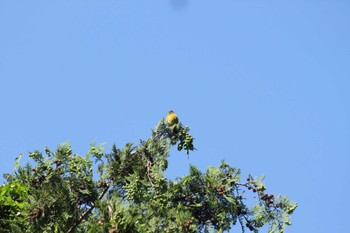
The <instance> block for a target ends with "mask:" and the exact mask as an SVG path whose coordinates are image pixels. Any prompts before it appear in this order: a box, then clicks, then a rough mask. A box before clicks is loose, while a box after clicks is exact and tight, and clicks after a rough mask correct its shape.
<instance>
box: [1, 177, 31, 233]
mask: <svg viewBox="0 0 350 233" xmlns="http://www.w3.org/2000/svg"><path fill="white" fill-rule="evenodd" d="M27 196H28V187H26V186H24V185H22V184H21V183H20V182H19V181H18V180H15V181H11V182H9V183H7V184H4V185H1V186H0V229H2V230H1V232H23V230H24V229H25V228H26V227H27V224H26V223H27V220H26V217H27V215H26V211H25V210H26V208H27V206H28V203H27V202H26V199H27Z"/></svg>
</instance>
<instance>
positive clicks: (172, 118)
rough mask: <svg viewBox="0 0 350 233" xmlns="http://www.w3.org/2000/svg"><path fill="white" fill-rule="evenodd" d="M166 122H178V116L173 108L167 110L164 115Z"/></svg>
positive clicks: (169, 124)
mask: <svg viewBox="0 0 350 233" xmlns="http://www.w3.org/2000/svg"><path fill="white" fill-rule="evenodd" d="M166 123H167V124H168V126H173V125H174V124H177V123H179V118H178V117H177V115H176V114H175V113H174V111H173V110H169V113H168V116H167V117H166Z"/></svg>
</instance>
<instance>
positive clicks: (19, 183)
mask: <svg viewBox="0 0 350 233" xmlns="http://www.w3.org/2000/svg"><path fill="white" fill-rule="evenodd" d="M193 140H194V139H193V137H192V136H191V135H190V134H189V128H188V127H184V126H183V125H182V124H181V123H178V124H175V125H173V126H171V127H169V126H167V125H166V124H165V123H164V120H161V121H160V122H159V123H158V125H157V126H156V127H155V129H154V130H153V131H152V135H151V136H150V137H149V138H148V139H147V140H141V141H140V143H139V145H136V146H135V145H133V144H132V143H128V144H126V145H125V147H124V148H123V149H119V148H117V147H116V146H115V145H113V147H112V150H111V152H110V153H105V152H104V149H103V147H102V146H101V145H99V146H96V145H95V144H92V145H91V147H90V150H89V152H88V153H87V154H86V155H85V156H79V155H77V154H74V153H73V151H72V148H71V147H70V146H69V145H68V144H62V145H59V146H58V148H57V149H56V150H55V151H51V150H50V149H49V148H45V153H43V152H40V151H34V152H32V153H29V157H30V158H31V159H32V160H33V161H32V163H30V164H27V165H25V166H24V167H19V168H18V169H17V170H16V171H15V172H13V173H11V174H5V178H6V180H7V181H6V184H4V185H2V186H1V187H0V214H1V221H0V229H2V232H67V233H70V232H93V233H100V232H101V233H102V232H110V233H112V232H223V231H228V230H229V229H230V228H231V227H232V226H233V225H235V224H240V225H241V228H242V232H245V231H246V230H250V231H253V232H258V230H259V229H260V228H261V227H262V226H264V225H266V224H267V225H269V232H271V233H272V232H283V230H284V229H285V227H286V226H288V225H291V221H290V216H291V214H292V213H293V211H294V210H295V209H296V207H297V204H296V203H295V202H292V201H290V200H289V199H288V198H287V197H284V196H274V195H273V194H268V193H267V192H266V186H265V185H264V183H263V178H257V177H255V178H253V177H252V176H248V177H247V178H246V179H245V180H244V181H241V174H240V170H239V169H238V168H233V167H230V166H229V165H228V164H227V163H225V162H222V163H221V165H220V166H219V167H209V168H208V169H207V170H206V172H201V171H200V170H199V169H198V168H197V167H196V166H190V171H189V174H188V175H186V176H184V177H181V178H178V179H176V180H175V181H173V180H168V179H167V178H165V176H164V172H165V170H166V169H167V167H168V157H169V150H170V149H171V147H173V146H177V149H178V150H179V151H186V153H187V154H189V152H190V151H193V150H194V145H193ZM94 164H97V169H96V170H97V171H94V167H96V166H94ZM96 174H98V179H94V178H93V176H94V175H96ZM252 195H253V196H255V200H256V203H255V205H253V206H251V207H250V206H249V205H248V204H247V203H248V202H249V203H251V201H250V200H249V199H250V198H251V197H252ZM4 210H6V211H4Z"/></svg>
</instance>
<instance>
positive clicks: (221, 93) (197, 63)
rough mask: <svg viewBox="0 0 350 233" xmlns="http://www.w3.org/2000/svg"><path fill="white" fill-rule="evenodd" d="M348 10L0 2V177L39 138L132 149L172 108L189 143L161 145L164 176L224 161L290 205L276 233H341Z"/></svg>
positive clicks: (314, 1)
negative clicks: (166, 152)
mask: <svg viewBox="0 0 350 233" xmlns="http://www.w3.org/2000/svg"><path fill="white" fill-rule="evenodd" d="M349 12H350V2H349V1H347V0H308V1H305V0H303V1H301V0H286V1H280V0H264V1H261V0H222V1H208V0H200V1H194V0H193V1H189V0H188V1H187V0H156V1H138V2H136V1H127V0H75V1H68V0H52V1H43V0H42V1H37V0H31V1H17V0H11V1H6V0H3V1H1V2H0V81H1V83H0V106H1V112H0V113H1V116H0V120H1V121H0V156H1V167H0V173H1V174H2V173H4V172H9V171H11V170H12V169H13V164H14V159H15V157H16V156H17V155H18V154H19V153H25V154H26V153H27V152H28V151H31V150H34V149H41V150H43V149H44V147H45V146H46V145H47V146H49V147H51V148H55V147H56V146H57V145H58V144H60V143H62V142H66V141H69V142H70V143H71V145H72V146H73V149H74V152H75V153H78V154H85V153H86V152H87V150H88V147H89V144H90V143H91V142H92V141H96V142H98V143H99V142H106V143H107V144H106V147H107V151H108V149H109V148H110V147H111V145H112V144H113V143H116V144H117V146H119V147H123V145H124V144H125V143H126V142H129V141H131V142H135V143H138V142H139V139H141V138H146V137H148V135H150V132H151V129H152V128H153V127H154V126H155V125H156V123H157V122H158V121H159V120H160V119H162V117H165V116H166V114H167V111H168V110H169V109H173V110H174V111H175V112H176V113H177V114H178V116H179V117H180V120H181V121H182V123H183V124H185V125H188V126H190V128H191V133H192V134H193V136H194V137H195V138H196V140H195V143H196V144H195V145H196V147H197V149H198V150H197V151H196V152H194V153H193V154H192V155H191V156H190V158H189V159H187V156H186V154H185V153H178V152H176V151H172V152H173V153H172V156H171V157H170V164H169V170H168V171H167V176H168V177H169V178H174V177H178V176H182V175H185V174H187V172H188V165H189V164H194V165H197V166H198V167H199V168H200V169H201V170H203V171H204V170H205V168H206V167H208V166H210V165H214V166H216V165H218V164H219V163H220V161H221V160H222V159H224V160H226V162H228V163H229V164H231V165H232V166H237V167H239V168H241V169H242V172H243V174H244V175H248V174H249V173H251V174H252V175H257V176H260V175H262V174H264V175H265V176H266V183H267V185H268V188H269V190H270V191H271V192H275V193H281V194H286V195H288V196H289V197H290V198H291V199H292V200H295V201H297V202H298V203H299V207H298V209H297V210H296V212H295V214H294V216H293V226H292V227H290V228H288V229H287V233H300V232H315V233H329V232H348V229H349V226H348V218H349V217H348V216H349V208H350V204H349V201H348V195H349V192H350V168H349V166H350V14H349ZM26 159H27V158H24V161H26ZM1 182H3V179H2V180H1Z"/></svg>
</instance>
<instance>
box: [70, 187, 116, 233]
mask: <svg viewBox="0 0 350 233" xmlns="http://www.w3.org/2000/svg"><path fill="white" fill-rule="evenodd" d="M109 186H110V185H109V184H106V187H105V188H104V189H103V190H102V192H101V193H100V195H99V196H98V199H99V200H101V199H102V198H103V196H104V195H105V194H106V192H107V190H108V189H109ZM94 208H95V205H94V204H92V205H91V206H90V208H89V209H87V210H86V211H85V212H84V213H82V214H81V215H80V217H79V218H78V220H77V221H76V222H75V223H74V224H73V226H71V228H69V230H68V231H67V233H73V232H74V231H75V229H76V228H77V227H78V225H79V224H80V223H81V222H82V221H83V220H84V218H85V217H86V216H87V215H88V214H90V213H91V211H92V210H93V209H94Z"/></svg>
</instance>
